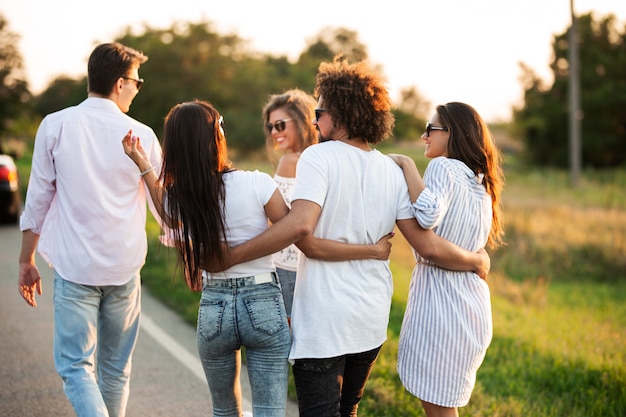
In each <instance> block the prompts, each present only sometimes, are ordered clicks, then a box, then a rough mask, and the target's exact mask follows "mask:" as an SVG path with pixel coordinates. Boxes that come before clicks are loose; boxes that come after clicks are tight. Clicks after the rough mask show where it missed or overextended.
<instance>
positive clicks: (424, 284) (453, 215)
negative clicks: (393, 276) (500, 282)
mask: <svg viewBox="0 0 626 417" xmlns="http://www.w3.org/2000/svg"><path fill="white" fill-rule="evenodd" d="M422 140H424V142H425V143H426V148H425V151H424V155H425V156H426V157H428V158H431V159H432V160H431V162H430V163H429V164H428V167H427V168H426V171H425V173H424V179H423V181H422V179H421V177H420V175H419V172H418V170H417V168H416V166H415V162H414V161H413V160H412V159H411V158H409V157H406V156H401V155H393V156H392V157H393V158H394V159H395V160H396V162H397V163H398V164H399V165H400V166H401V167H402V168H403V169H404V173H405V177H406V179H407V183H408V185H409V192H410V194H411V202H412V203H413V206H412V207H413V212H414V215H415V217H416V218H417V220H418V222H419V223H420V225H421V226H422V227H423V228H425V229H433V230H434V232H435V233H436V234H438V235H440V236H442V237H444V238H445V239H447V240H449V241H451V242H453V243H455V244H457V245H459V246H461V247H463V248H465V249H467V250H469V251H477V250H479V249H480V248H482V247H484V246H485V244H486V243H488V244H489V246H490V247H495V246H497V245H500V244H501V243H502V236H503V234H504V232H503V227H502V218H501V201H500V193H501V190H502V186H503V183H504V179H503V173H502V166H501V164H502V158H501V154H500V152H499V150H498V148H497V147H496V145H495V143H494V141H493V138H492V136H491V134H490V132H489V129H488V127H487V125H486V124H485V122H484V121H483V119H482V118H481V117H480V115H479V114H478V113H477V112H476V110H474V108H472V107H471V106H468V105H467V104H464V103H457V102H454V103H448V104H446V105H441V106H438V107H437V110H436V113H435V114H434V115H433V117H432V118H431V120H430V122H429V123H427V124H426V132H425V133H424V134H423V135H422ZM415 255H416V259H417V265H416V266H415V269H414V270H413V276H412V279H411V285H410V290H409V297H408V303H407V308H406V312H405V315H404V321H403V323H402V331H401V333H400V343H399V347H398V373H399V375H400V379H401V380H402V383H403V385H404V387H405V388H406V389H407V390H408V391H409V392H410V393H411V394H413V395H415V396H416V397H418V398H419V399H420V400H421V401H422V406H423V407H424V411H425V412H426V415H427V416H428V417H433V416H458V410H457V407H463V406H465V405H467V403H468V402H469V399H470V396H471V393H472V390H473V388H474V383H475V381H476V372H477V370H478V368H479V367H480V365H481V363H482V361H483V359H484V357H485V353H486V351H487V347H488V346H489V344H490V342H491V337H492V319H491V302H490V295H489V287H488V286H487V283H486V282H485V281H484V280H482V279H481V278H480V277H478V275H476V274H474V273H473V272H456V271H449V270H445V269H442V268H440V267H438V266H437V265H434V264H432V263H430V262H428V261H426V260H424V259H423V258H421V257H420V256H419V254H418V253H415Z"/></svg>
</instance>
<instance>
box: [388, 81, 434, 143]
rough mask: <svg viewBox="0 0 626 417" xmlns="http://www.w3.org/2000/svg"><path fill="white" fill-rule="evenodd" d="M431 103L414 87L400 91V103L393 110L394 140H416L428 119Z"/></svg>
mask: <svg viewBox="0 0 626 417" xmlns="http://www.w3.org/2000/svg"><path fill="white" fill-rule="evenodd" d="M430 107H431V103H430V101H428V100H426V99H425V98H424V97H423V96H422V95H421V94H420V93H419V91H418V90H417V88H416V87H408V88H405V89H402V90H401V91H400V103H399V104H398V106H397V108H396V109H394V115H395V117H396V125H395V127H394V138H396V139H406V140H416V139H419V138H420V137H421V136H422V133H423V132H424V124H425V123H426V120H427V119H428V112H429V111H430Z"/></svg>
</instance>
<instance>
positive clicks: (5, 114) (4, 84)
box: [0, 14, 31, 135]
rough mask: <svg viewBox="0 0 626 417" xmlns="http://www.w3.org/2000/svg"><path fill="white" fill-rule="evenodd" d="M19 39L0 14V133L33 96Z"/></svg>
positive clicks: (8, 126)
mask: <svg viewBox="0 0 626 417" xmlns="http://www.w3.org/2000/svg"><path fill="white" fill-rule="evenodd" d="M18 41H19V35H17V34H16V33H14V32H12V31H11V30H10V29H9V22H8V21H7V20H6V18H5V17H4V15H2V14H0V135H3V134H4V133H5V132H6V131H7V130H8V129H9V128H10V124H11V122H12V120H14V119H15V118H17V117H18V116H19V115H20V114H21V113H22V112H24V111H25V110H26V103H27V102H28V100H29V99H30V96H31V95H30V92H29V90H28V83H27V82H26V75H25V72H24V64H23V61H22V55H21V54H20V52H19V50H18V47H17V45H18Z"/></svg>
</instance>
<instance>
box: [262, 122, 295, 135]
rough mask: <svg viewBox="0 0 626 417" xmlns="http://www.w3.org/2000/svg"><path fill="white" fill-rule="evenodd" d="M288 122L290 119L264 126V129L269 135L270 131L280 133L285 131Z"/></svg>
mask: <svg viewBox="0 0 626 417" xmlns="http://www.w3.org/2000/svg"><path fill="white" fill-rule="evenodd" d="M290 120H291V119H282V120H277V121H275V122H274V123H268V124H266V125H265V127H266V128H267V131H268V132H270V133H272V129H276V131H277V132H282V131H283V130H285V128H286V127H287V122H288V121H290Z"/></svg>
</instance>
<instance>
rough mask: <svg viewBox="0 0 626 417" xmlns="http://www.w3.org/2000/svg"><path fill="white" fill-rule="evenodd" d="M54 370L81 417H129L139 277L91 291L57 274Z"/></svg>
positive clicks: (55, 276) (89, 288) (139, 295)
mask: <svg viewBox="0 0 626 417" xmlns="http://www.w3.org/2000/svg"><path fill="white" fill-rule="evenodd" d="M53 301H54V365H55V367H56V370H57V372H58V373H59V375H60V376H61V378H62V379H63V389H64V391H65V395H67V398H68V399H69V400H70V403H71V404H72V407H74V411H75V412H76V415H77V416H78V417H124V416H125V415H126V404H127V402H128V395H129V383H130V371H131V356H132V353H133V350H134V349H135V344H136V342H137V335H138V333H139V314H140V311H141V281H140V278H139V274H137V275H136V276H134V277H132V278H131V280H130V281H129V282H128V283H126V284H124V285H121V286H103V287H97V286H89V285H81V284H76V283H73V282H70V281H67V280H65V279H63V278H62V277H61V276H59V274H58V273H57V272H56V271H55V272H54V294H53Z"/></svg>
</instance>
